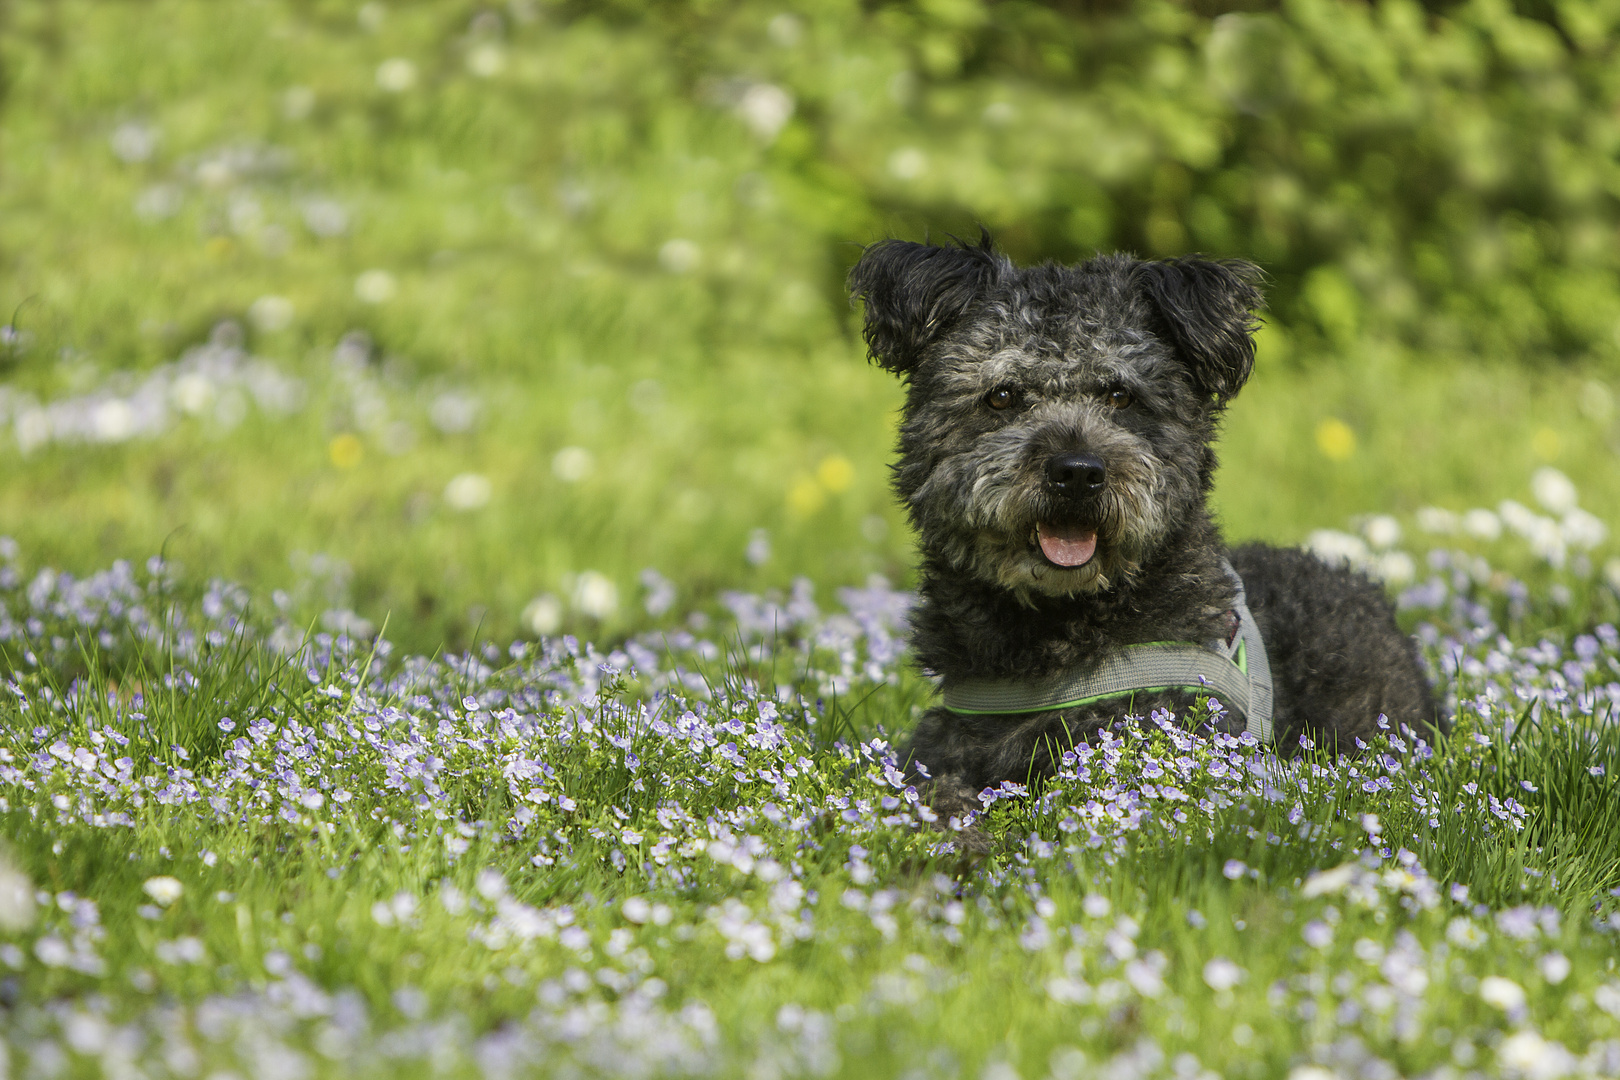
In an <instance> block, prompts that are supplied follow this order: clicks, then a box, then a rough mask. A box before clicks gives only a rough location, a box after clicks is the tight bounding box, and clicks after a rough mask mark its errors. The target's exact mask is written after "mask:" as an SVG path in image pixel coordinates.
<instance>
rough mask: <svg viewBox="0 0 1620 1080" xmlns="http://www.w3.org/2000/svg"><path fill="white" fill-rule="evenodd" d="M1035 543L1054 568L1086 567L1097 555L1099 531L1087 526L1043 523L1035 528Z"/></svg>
mask: <svg viewBox="0 0 1620 1080" xmlns="http://www.w3.org/2000/svg"><path fill="white" fill-rule="evenodd" d="M1035 542H1036V543H1037V544H1039V545H1040V549H1041V554H1042V555H1045V556H1046V561H1047V562H1049V563H1051V564H1052V565H1053V566H1062V567H1065V568H1067V569H1071V570H1072V569H1074V568H1075V567H1079V566H1084V565H1086V563H1088V562H1090V561H1091V557H1092V556H1093V555H1095V554H1097V530H1096V529H1094V528H1091V527H1090V526H1087V525H1060V524H1057V523H1056V522H1051V521H1042V522H1040V523H1038V524H1037V525H1036V526H1035Z"/></svg>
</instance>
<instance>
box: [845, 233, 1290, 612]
mask: <svg viewBox="0 0 1620 1080" xmlns="http://www.w3.org/2000/svg"><path fill="white" fill-rule="evenodd" d="M1257 277H1258V271H1257V270H1256V269H1255V268H1254V267H1253V266H1251V265H1250V264H1247V263H1241V262H1212V261H1207V260H1202V259H1196V258H1187V259H1176V260H1171V261H1166V262H1142V261H1139V260H1137V259H1133V258H1131V257H1129V256H1124V255H1110V256H1103V257H1099V258H1096V259H1092V260H1091V261H1089V262H1085V263H1080V264H1078V265H1075V266H1058V265H1052V264H1048V265H1044V266H1037V267H1029V268H1018V267H1015V266H1013V265H1012V263H1011V262H1010V261H1009V260H1007V259H1006V258H1005V257H1004V256H1002V255H999V254H998V253H996V252H995V251H994V250H993V249H992V248H991V246H990V243H989V240H988V238H986V239H985V240H984V241H982V242H981V243H980V244H979V245H978V246H976V247H970V246H965V245H964V246H955V247H935V246H931V245H925V244H912V243H906V242H904V241H899V240H885V241H882V242H881V243H877V244H874V245H872V246H871V247H869V248H867V249H866V252H865V254H864V255H863V256H862V257H861V260H860V262H859V263H858V264H857V265H856V267H855V269H854V270H853V271H851V272H850V279H849V284H850V291H851V293H852V294H853V295H854V296H856V297H858V298H859V299H861V300H863V301H864V302H865V305H866V340H867V344H868V345H869V346H870V348H871V352H872V357H873V359H875V360H876V361H877V362H878V363H879V364H881V365H882V366H883V367H884V368H886V369H888V370H889V371H893V372H896V373H897V374H900V375H902V376H903V377H904V378H905V379H906V380H907V383H908V388H909V393H908V397H907V401H906V409H905V418H904V422H903V424H902V426H901V434H900V462H899V464H898V465H897V466H896V469H895V486H896V488H897V490H898V491H899V493H900V497H901V498H902V499H904V500H905V502H906V505H907V507H908V509H909V511H910V514H911V519H912V522H913V524H914V525H915V526H916V528H917V531H918V534H919V538H920V540H921V542H922V545H923V548H924V550H925V551H926V552H928V553H929V554H930V555H931V556H933V557H936V558H942V559H944V560H946V561H947V562H948V563H949V564H950V565H951V566H953V567H955V568H956V569H958V570H960V571H963V572H966V573H969V574H972V575H973V576H975V577H978V578H980V579H982V580H985V581H989V582H994V583H997V584H1000V585H1002V586H1004V587H1006V588H1008V589H1011V590H1013V591H1014V592H1015V593H1017V594H1018V595H1019V596H1021V597H1023V598H1025V599H1028V598H1030V597H1031V596H1033V595H1035V594H1044V595H1048V596H1072V595H1075V594H1078V593H1088V592H1096V591H1098V590H1102V589H1107V588H1110V587H1111V586H1113V585H1115V584H1118V583H1119V582H1121V581H1124V580H1127V579H1128V578H1129V577H1130V576H1131V575H1132V574H1133V573H1134V572H1135V571H1136V569H1137V568H1138V567H1140V565H1141V564H1142V562H1143V560H1144V559H1145V558H1146V557H1147V556H1148V555H1150V554H1151V553H1152V551H1153V549H1154V547H1155V545H1156V544H1157V543H1159V542H1160V541H1161V539H1162V538H1164V537H1165V536H1167V535H1169V534H1170V533H1171V532H1173V531H1174V530H1175V529H1176V528H1177V527H1178V525H1179V524H1180V523H1182V522H1184V521H1186V520H1187V519H1188V515H1189V514H1191V513H1194V512H1200V511H1201V504H1202V500H1203V498H1204V496H1205V493H1206V492H1207V491H1208V489H1209V485H1210V482H1211V479H1212V474H1213V471H1214V465H1215V459H1214V454H1213V452H1212V451H1211V449H1210V445H1209V444H1210V442H1211V440H1212V439H1213V437H1214V433H1215V425H1216V420H1217V418H1218V416H1219V414H1220V411H1221V409H1222V408H1223V407H1224V406H1225V404H1226V402H1227V401H1228V400H1229V399H1230V398H1231V397H1232V396H1233V395H1234V394H1236V393H1237V392H1238V390H1239V388H1241V387H1242V385H1243V383H1244V381H1245V380H1247V379H1248V377H1249V371H1250V369H1251V368H1252V367H1253V364H1254V343H1253V339H1252V337H1251V335H1252V332H1253V330H1254V328H1255V324H1254V310H1255V308H1256V307H1257V306H1258V305H1259V303H1260V293H1259V291H1258V289H1257V288H1256V287H1255V279H1256V278H1257Z"/></svg>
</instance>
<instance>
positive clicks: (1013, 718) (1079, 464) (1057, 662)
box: [849, 234, 1440, 815]
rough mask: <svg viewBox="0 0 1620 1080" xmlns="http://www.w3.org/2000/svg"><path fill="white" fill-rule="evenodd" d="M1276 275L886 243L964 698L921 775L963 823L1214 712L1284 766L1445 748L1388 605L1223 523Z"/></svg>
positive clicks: (889, 316)
mask: <svg viewBox="0 0 1620 1080" xmlns="http://www.w3.org/2000/svg"><path fill="white" fill-rule="evenodd" d="M1259 279H1260V273H1259V271H1258V269H1257V268H1256V267H1255V266H1254V265H1252V264H1250V263H1247V262H1241V261H1221V260H1209V259H1204V258H1200V257H1196V256H1193V257H1185V258H1178V259H1170V260H1164V261H1143V260H1139V259H1137V258H1134V257H1132V256H1129V255H1102V256H1098V257H1097V258H1093V259H1091V260H1089V261H1087V262H1082V263H1079V264H1076V265H1072V266H1065V265H1059V264H1055V263H1046V264H1043V265H1040V266H1031V267H1017V266H1015V265H1013V263H1012V262H1011V261H1010V260H1009V259H1008V258H1006V257H1005V256H1004V255H1002V254H1000V253H999V252H997V251H996V250H995V248H994V246H993V244H992V242H991V240H990V237H989V235H988V234H985V235H984V236H983V238H982V239H981V240H980V242H979V243H978V244H976V245H975V244H965V243H957V244H954V245H944V246H935V245H931V244H917V243H909V242H905V241H901V240H884V241H881V242H878V243H876V244H873V245H871V246H870V247H868V248H866V249H865V251H864V253H863V255H862V256H861V258H860V260H859V262H858V263H857V265H856V266H855V267H854V269H853V270H852V271H851V272H850V275H849V289H850V293H851V296H852V299H855V300H860V301H861V302H862V303H863V304H864V307H865V330H864V336H865V339H866V342H867V345H868V347H869V349H870V354H871V358H872V359H873V360H874V361H875V362H876V363H877V364H878V365H880V366H881V367H883V368H884V369H886V370H888V371H890V372H893V373H895V374H897V375H899V376H900V377H901V378H902V379H903V380H904V382H905V388H906V400H905V406H904V411H903V419H902V423H901V426H900V438H899V460H898V462H897V463H896V464H895V465H894V466H893V473H894V475H893V484H894V490H895V492H896V493H897V495H898V496H899V498H900V500H901V501H902V502H903V503H904V505H905V507H906V510H907V512H908V513H909V515H910V519H911V523H912V525H913V527H914V528H915V530H916V534H917V540H918V545H919V549H920V553H921V565H920V567H919V575H918V577H919V580H918V603H917V605H916V607H915V608H914V610H913V613H912V617H911V622H912V638H911V643H912V649H913V652H914V655H915V659H916V662H917V663H918V664H919V665H920V666H921V668H922V669H923V670H924V671H925V672H927V673H929V674H931V675H934V676H937V677H938V678H939V679H940V681H941V684H942V687H943V690H944V699H945V700H944V703H943V704H942V705H939V706H936V707H934V708H931V709H929V710H928V711H927V712H926V713H925V714H924V715H923V716H922V718H921V720H920V721H919V723H918V726H917V728H916V731H915V733H914V734H913V736H912V737H911V740H910V743H909V746H907V747H905V748H904V749H903V750H902V755H903V756H904V757H905V759H906V760H907V763H908V766H907V767H908V769H909V773H908V776H909V778H910V779H911V781H912V782H914V783H918V784H919V785H920V787H921V789H922V790H923V791H924V793H925V798H926V799H927V800H928V802H929V803H930V805H931V806H932V807H933V808H934V809H935V810H936V811H938V812H939V813H941V814H942V815H944V814H949V815H957V814H965V813H966V812H967V811H970V810H978V809H980V808H981V806H980V803H979V800H978V793H979V792H980V791H981V790H982V789H984V788H985V787H988V786H994V785H996V784H999V783H1000V782H1002V781H1006V780H1011V781H1014V782H1017V783H1027V782H1031V781H1034V782H1039V781H1040V780H1041V779H1042V778H1044V777H1047V776H1050V775H1051V774H1052V773H1053V772H1054V771H1055V770H1056V768H1057V767H1058V765H1059V763H1060V760H1061V755H1062V754H1063V753H1064V752H1065V751H1067V750H1068V749H1069V748H1071V747H1072V746H1074V745H1075V743H1076V742H1077V741H1079V740H1083V739H1086V738H1087V737H1088V736H1090V735H1093V734H1095V733H1096V732H1098V731H1099V730H1102V729H1104V728H1107V727H1109V726H1111V725H1113V724H1115V723H1116V722H1118V721H1120V720H1122V719H1124V718H1126V717H1142V716H1147V715H1150V714H1151V713H1152V712H1153V711H1154V710H1157V709H1160V708H1164V709H1169V710H1172V711H1173V712H1174V713H1175V714H1176V715H1177V716H1179V717H1183V718H1187V717H1190V716H1193V715H1194V712H1193V710H1194V707H1195V706H1196V705H1197V703H1198V702H1199V701H1200V699H1205V700H1206V701H1207V698H1209V697H1213V698H1215V699H1216V701H1218V702H1220V703H1221V704H1222V705H1224V706H1226V708H1225V710H1224V712H1222V711H1219V710H1217V711H1214V712H1213V713H1211V712H1207V711H1199V712H1198V713H1197V715H1198V716H1199V717H1209V716H1213V723H1214V724H1215V726H1217V727H1220V728H1221V729H1222V730H1226V731H1228V733H1230V734H1235V735H1241V733H1242V732H1243V731H1245V730H1246V731H1249V732H1252V733H1255V735H1256V738H1257V740H1259V741H1262V742H1269V743H1271V744H1272V745H1274V746H1275V748H1276V750H1277V751H1278V752H1279V753H1282V754H1284V755H1287V754H1290V753H1292V752H1296V751H1297V750H1298V749H1299V747H1300V746H1301V737H1302V736H1304V737H1306V738H1309V739H1310V740H1312V743H1313V745H1317V746H1321V747H1324V748H1325V749H1329V750H1333V749H1339V750H1349V751H1353V750H1354V749H1355V748H1356V746H1357V740H1358V739H1360V740H1363V741H1365V740H1368V739H1370V738H1371V737H1372V735H1373V733H1374V732H1375V731H1376V729H1377V727H1378V725H1379V724H1381V723H1387V724H1391V725H1395V727H1396V730H1399V726H1400V725H1403V724H1404V725H1410V726H1411V727H1413V728H1414V729H1419V728H1436V729H1437V728H1438V726H1439V723H1440V720H1439V714H1438V711H1437V704H1436V700H1435V696H1434V692H1433V690H1432V689H1431V687H1430V684H1429V682H1428V679H1427V678H1426V676H1425V674H1424V671H1423V668H1422V665H1421V662H1420V659H1419V656H1418V652H1417V648H1416V646H1415V644H1414V642H1413V641H1412V639H1411V638H1409V637H1408V636H1407V635H1405V634H1403V633H1402V632H1401V630H1400V628H1399V627H1398V626H1397V625H1396V622H1395V616H1394V611H1393V609H1392V608H1391V606H1390V604H1389V602H1388V600H1387V599H1386V598H1385V596H1384V593H1383V591H1382V590H1381V589H1380V588H1379V586H1377V585H1376V584H1374V583H1373V582H1371V581H1369V580H1368V579H1367V578H1366V577H1365V576H1363V575H1361V574H1357V573H1352V572H1350V571H1348V570H1344V569H1339V568H1335V567H1331V566H1329V565H1327V564H1325V563H1323V562H1321V561H1319V560H1318V559H1317V558H1315V557H1314V556H1312V555H1310V554H1307V553H1305V552H1303V551H1299V550H1288V549H1279V548H1275V547H1269V546H1266V545H1262V544H1250V545H1246V546H1243V547H1239V548H1237V549H1235V550H1230V551H1229V550H1228V549H1227V547H1226V545H1225V543H1224V542H1223V540H1222V538H1221V533H1220V530H1219V528H1218V527H1217V525H1216V523H1215V521H1214V520H1213V519H1212V517H1211V515H1210V510H1209V506H1208V497H1209V492H1210V490H1211V487H1212V485H1213V482H1214V476H1215V469H1216V457H1215V452H1214V449H1213V443H1214V441H1215V437H1216V435H1217V433H1218V430H1219V426H1220V420H1221V416H1222V413H1223V411H1224V410H1225V408H1226V406H1227V404H1228V403H1229V402H1230V401H1231V400H1232V398H1233V397H1234V396H1235V395H1236V394H1237V393H1238V391H1239V390H1240V389H1241V388H1242V387H1243V385H1244V383H1245V382H1246V381H1247V379H1248V378H1249V374H1250V372H1251V370H1252V369H1253V366H1254V338H1253V334H1254V331H1255V330H1256V329H1257V327H1258V324H1257V321H1256V310H1257V309H1258V308H1259V307H1260V304H1261V294H1260V291H1259V288H1258V285H1257V283H1258V281H1259ZM1166 665H1168V666H1166ZM1177 665H1180V666H1177ZM1126 684H1129V685H1126Z"/></svg>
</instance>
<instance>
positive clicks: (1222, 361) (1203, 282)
mask: <svg viewBox="0 0 1620 1080" xmlns="http://www.w3.org/2000/svg"><path fill="white" fill-rule="evenodd" d="M1135 276H1136V282H1137V285H1138V287H1139V288H1141V290H1142V291H1143V293H1144V294H1145V295H1146V296H1147V298H1148V301H1149V302H1150V303H1152V304H1153V306H1154V308H1155V309H1157V311H1158V313H1159V317H1160V318H1161V319H1162V321H1163V324H1164V329H1165V330H1166V331H1167V332H1168V337H1169V339H1170V343H1171V344H1173V345H1174V346H1175V347H1176V349H1177V350H1179V351H1180V353H1181V355H1182V357H1183V358H1184V359H1185V360H1186V361H1187V366H1188V367H1190V368H1191V369H1192V373H1193V378H1195V379H1196V380H1197V381H1198V386H1199V388H1200V389H1202V390H1204V391H1205V392H1206V393H1208V394H1210V395H1212V396H1213V397H1214V398H1215V399H1216V401H1217V402H1219V403H1220V404H1222V405H1224V404H1226V402H1227V401H1228V400H1230V399H1231V398H1232V397H1233V396H1234V395H1235V394H1236V393H1237V392H1238V391H1239V390H1240V389H1242V388H1243V384H1244V383H1245V382H1247V381H1248V379H1249V372H1250V371H1252V370H1254V331H1255V329H1256V328H1257V327H1258V325H1259V324H1258V323H1257V322H1256V321H1255V316H1254V312H1255V309H1256V308H1258V307H1259V306H1260V304H1261V301H1262V297H1261V295H1260V289H1259V288H1258V287H1257V285H1256V283H1257V282H1258V281H1259V280H1260V276H1261V275H1260V268H1259V267H1257V266H1255V265H1254V264H1253V263H1249V262H1243V261H1241V260H1238V259H1231V260H1224V259H1223V260H1220V261H1214V260H1210V259H1200V258H1196V257H1192V256H1189V257H1186V258H1180V259H1167V260H1165V261H1163V262H1145V263H1138V264H1137V266H1136V272H1135Z"/></svg>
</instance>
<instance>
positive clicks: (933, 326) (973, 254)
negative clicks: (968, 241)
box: [849, 234, 1008, 375]
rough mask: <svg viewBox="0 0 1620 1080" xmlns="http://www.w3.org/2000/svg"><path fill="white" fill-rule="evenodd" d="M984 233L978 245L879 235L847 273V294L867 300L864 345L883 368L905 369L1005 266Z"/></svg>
mask: <svg viewBox="0 0 1620 1080" xmlns="http://www.w3.org/2000/svg"><path fill="white" fill-rule="evenodd" d="M1007 265H1008V264H1007V262H1006V260H1005V259H1004V258H1003V257H1002V256H1000V255H997V254H996V252H995V250H994V248H992V247H991V245H990V237H989V234H985V235H984V237H983V238H982V239H981V240H980V241H979V243H978V244H977V245H976V246H973V247H969V246H967V245H965V244H964V245H960V246H951V247H935V246H934V245H932V244H913V243H910V242H908V241H905V240H880V241H878V242H877V243H875V244H873V245H872V246H871V247H869V248H867V249H866V251H865V253H864V254H862V255H861V261H860V262H858V263H856V264H855V269H853V270H851V271H850V272H849V294H850V297H851V298H852V299H857V300H861V301H864V302H865V304H866V330H865V337H866V345H867V348H868V350H869V351H870V353H871V357H872V359H873V360H876V361H877V363H878V365H879V366H881V367H882V368H883V369H884V370H886V371H892V372H894V373H895V374H897V375H899V374H906V373H908V372H910V371H911V369H912V368H914V367H915V366H916V365H917V361H918V360H919V359H920V358H921V356H922V352H923V350H924V349H925V348H927V346H928V344H929V342H931V341H933V340H934V339H935V338H937V337H938V336H939V335H940V334H941V333H943V332H944V331H945V330H946V329H947V328H948V327H949V326H950V325H951V323H953V322H955V321H956V320H957V319H958V318H960V317H961V315H962V313H963V312H965V311H966V310H967V308H968V305H969V304H971V303H972V302H973V297H974V296H975V295H976V294H977V293H978V292H979V291H980V290H981V289H983V288H984V287H985V286H987V285H990V284H993V283H994V282H995V281H996V279H997V278H998V277H1000V276H1001V273H1002V271H1003V269H1005V268H1006V266H1007Z"/></svg>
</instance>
